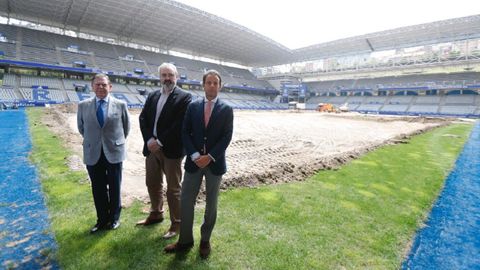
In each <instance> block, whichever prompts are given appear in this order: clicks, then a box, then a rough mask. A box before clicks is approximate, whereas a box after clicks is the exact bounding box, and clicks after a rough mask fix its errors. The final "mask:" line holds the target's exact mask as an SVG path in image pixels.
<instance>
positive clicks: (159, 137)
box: [137, 63, 192, 238]
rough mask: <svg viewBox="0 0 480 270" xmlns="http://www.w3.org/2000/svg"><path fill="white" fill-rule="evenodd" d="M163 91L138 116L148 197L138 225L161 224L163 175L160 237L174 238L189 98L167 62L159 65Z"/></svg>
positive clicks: (155, 94) (177, 228)
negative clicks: (165, 222) (166, 218)
mask: <svg viewBox="0 0 480 270" xmlns="http://www.w3.org/2000/svg"><path fill="white" fill-rule="evenodd" d="M158 70H159V75H160V82H161V86H162V88H161V89H159V90H156V91H154V92H151V93H150V94H149V95H148V97H147V100H146V101H145V105H144V107H143V109H142V112H141V113H140V119H139V120H140V130H141V131H142V137H143V141H144V146H143V155H144V156H145V170H146V175H145V182H146V185H147V189H148V195H149V197H150V204H151V206H150V214H149V215H148V217H147V218H146V219H144V220H141V221H139V222H137V225H151V224H155V223H159V222H162V221H163V212H164V210H163V200H164V199H163V197H164V196H163V175H165V178H166V180H167V192H166V195H167V202H168V208H169V212H170V222H171V225H170V228H169V229H168V230H167V232H166V233H165V234H164V235H163V238H171V237H174V236H176V235H177V233H178V231H179V229H180V191H181V185H180V183H181V179H182V159H183V157H184V156H185V154H184V151H183V144H182V123H183V118H184V116H185V111H186V110H187V106H188V104H189V103H190V101H191V100H192V95H191V94H190V93H187V92H186V91H183V90H182V89H181V88H180V87H178V86H177V85H176V82H177V78H178V72H177V68H176V67H175V66H174V65H173V64H170V63H163V64H162V65H160V66H159V68H158Z"/></svg>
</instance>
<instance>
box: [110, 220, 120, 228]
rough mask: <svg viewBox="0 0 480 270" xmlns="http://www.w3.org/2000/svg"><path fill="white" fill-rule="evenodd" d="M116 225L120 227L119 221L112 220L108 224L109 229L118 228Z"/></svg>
mask: <svg viewBox="0 0 480 270" xmlns="http://www.w3.org/2000/svg"><path fill="white" fill-rule="evenodd" d="M118 227H120V221H118V220H117V221H114V222H112V224H110V230H116V229H118Z"/></svg>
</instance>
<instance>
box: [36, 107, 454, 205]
mask: <svg viewBox="0 0 480 270" xmlns="http://www.w3.org/2000/svg"><path fill="white" fill-rule="evenodd" d="M75 111H76V106H75V105H70V106H65V105H62V106H58V105H57V106H54V107H52V108H49V109H47V113H46V117H45V119H44V121H45V123H46V124H47V125H48V126H49V127H50V128H51V129H52V130H53V131H54V132H55V133H57V134H58V135H59V136H60V137H61V138H62V139H63V140H64V141H65V143H66V145H67V146H68V147H69V148H71V149H72V150H73V152H74V153H75V154H74V155H73V156H72V157H70V158H69V159H68V161H67V162H68V165H69V166H70V168H71V169H72V170H85V166H84V165H83V163H82V160H81V155H82V144H81V143H82V138H81V136H80V135H79V133H78V131H77V127H76V114H75ZM130 114H131V119H132V123H131V124H132V127H131V131H130V135H129V137H128V139H127V151H128V154H127V159H126V161H125V162H124V175H123V183H122V199H123V203H124V204H125V205H128V204H130V203H131V202H132V201H133V199H138V200H141V201H148V194H147V188H146V186H145V158H144V157H143V155H142V147H143V140H142V136H141V133H140V129H139V123H138V116H139V114H140V111H139V110H132V111H130ZM446 123H448V121H446V120H442V119H427V118H422V117H386V116H381V117H378V116H367V115H360V114H356V113H343V114H323V113H318V112H296V111H235V112H234V134H233V139H232V142H231V144H230V147H229V148H228V151H227V165H228V172H227V173H226V174H225V175H224V178H223V181H222V185H221V187H222V188H224V189H225V188H229V187H237V186H256V185H259V184H270V183H282V182H289V181H302V180H305V179H306V177H307V176H310V175H313V174H314V173H315V172H316V171H318V170H321V169H331V168H335V167H338V166H339V165H341V164H344V163H345V162H348V161H350V160H352V159H354V158H357V157H359V156H360V155H362V154H364V153H366V152H368V151H371V150H373V149H375V148H377V147H379V146H382V145H385V144H388V143H397V142H402V141H404V140H405V139H406V138H408V137H409V136H411V135H413V134H418V133H421V132H424V131H426V130H428V129H431V128H433V127H436V126H439V125H444V124H446Z"/></svg>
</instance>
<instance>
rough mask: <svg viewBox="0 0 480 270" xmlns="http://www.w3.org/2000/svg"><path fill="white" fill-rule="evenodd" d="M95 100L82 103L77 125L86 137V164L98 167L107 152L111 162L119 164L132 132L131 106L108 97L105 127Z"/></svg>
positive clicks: (123, 156) (79, 106) (84, 159)
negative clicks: (101, 125) (97, 110)
mask: <svg viewBox="0 0 480 270" xmlns="http://www.w3.org/2000/svg"><path fill="white" fill-rule="evenodd" d="M95 103H96V100H95V97H93V98H89V99H86V100H83V101H81V102H80V103H79V104H78V112H77V125H78V131H79V132H80V134H82V136H83V162H84V163H85V164H86V165H95V164H96V163H97V162H98V160H99V159H100V153H101V150H102V147H103V152H104V154H105V157H106V158H107V160H108V162H110V163H112V164H113V163H119V162H122V161H123V160H124V159H125V139H126V138H127V136H128V132H129V131H130V115H129V113H128V107H127V103H125V102H124V101H122V100H119V99H116V98H115V97H113V96H112V95H111V94H109V95H108V109H107V118H106V119H105V124H104V125H103V128H102V127H100V124H99V123H98V120H97V115H96V109H97V107H96V104H95Z"/></svg>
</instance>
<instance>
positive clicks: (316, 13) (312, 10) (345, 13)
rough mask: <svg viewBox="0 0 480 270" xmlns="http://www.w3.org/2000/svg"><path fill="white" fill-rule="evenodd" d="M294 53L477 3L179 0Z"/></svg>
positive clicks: (464, 10) (477, 8)
mask: <svg viewBox="0 0 480 270" xmlns="http://www.w3.org/2000/svg"><path fill="white" fill-rule="evenodd" d="M177 1H178V2H181V3H184V4H187V5H189V6H192V7H195V8H198V9H201V10H203V11H206V12H209V13H212V14H215V15H217V16H220V17H223V18H225V19H228V20H230V21H233V22H235V23H238V24H240V25H242V26H245V27H247V28H250V29H251V30H254V31H255V32H257V33H259V34H262V35H264V36H267V37H269V38H271V39H273V40H274V41H276V42H279V43H280V44H282V45H284V46H286V47H288V48H290V49H297V48H301V47H305V46H309V45H313V44H318V43H322V42H327V41H332V40H337V39H341V38H347V37H353V36H358V35H363V34H368V33H373V32H378V31H383V30H389V29H394V28H398V27H403V26H410V25H416V24H421V23H429V22H434V21H439V20H445V19H452V18H458V17H464V16H470V15H476V14H480V1H478V0H453V1H452V0H451V1H445V0H396V1H391V0H333V1H332V0H323V1H321V0H289V1H282V0H277V1H274V0H241V1H238V0H237V1H231V0H230V1H229V0H177Z"/></svg>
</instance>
